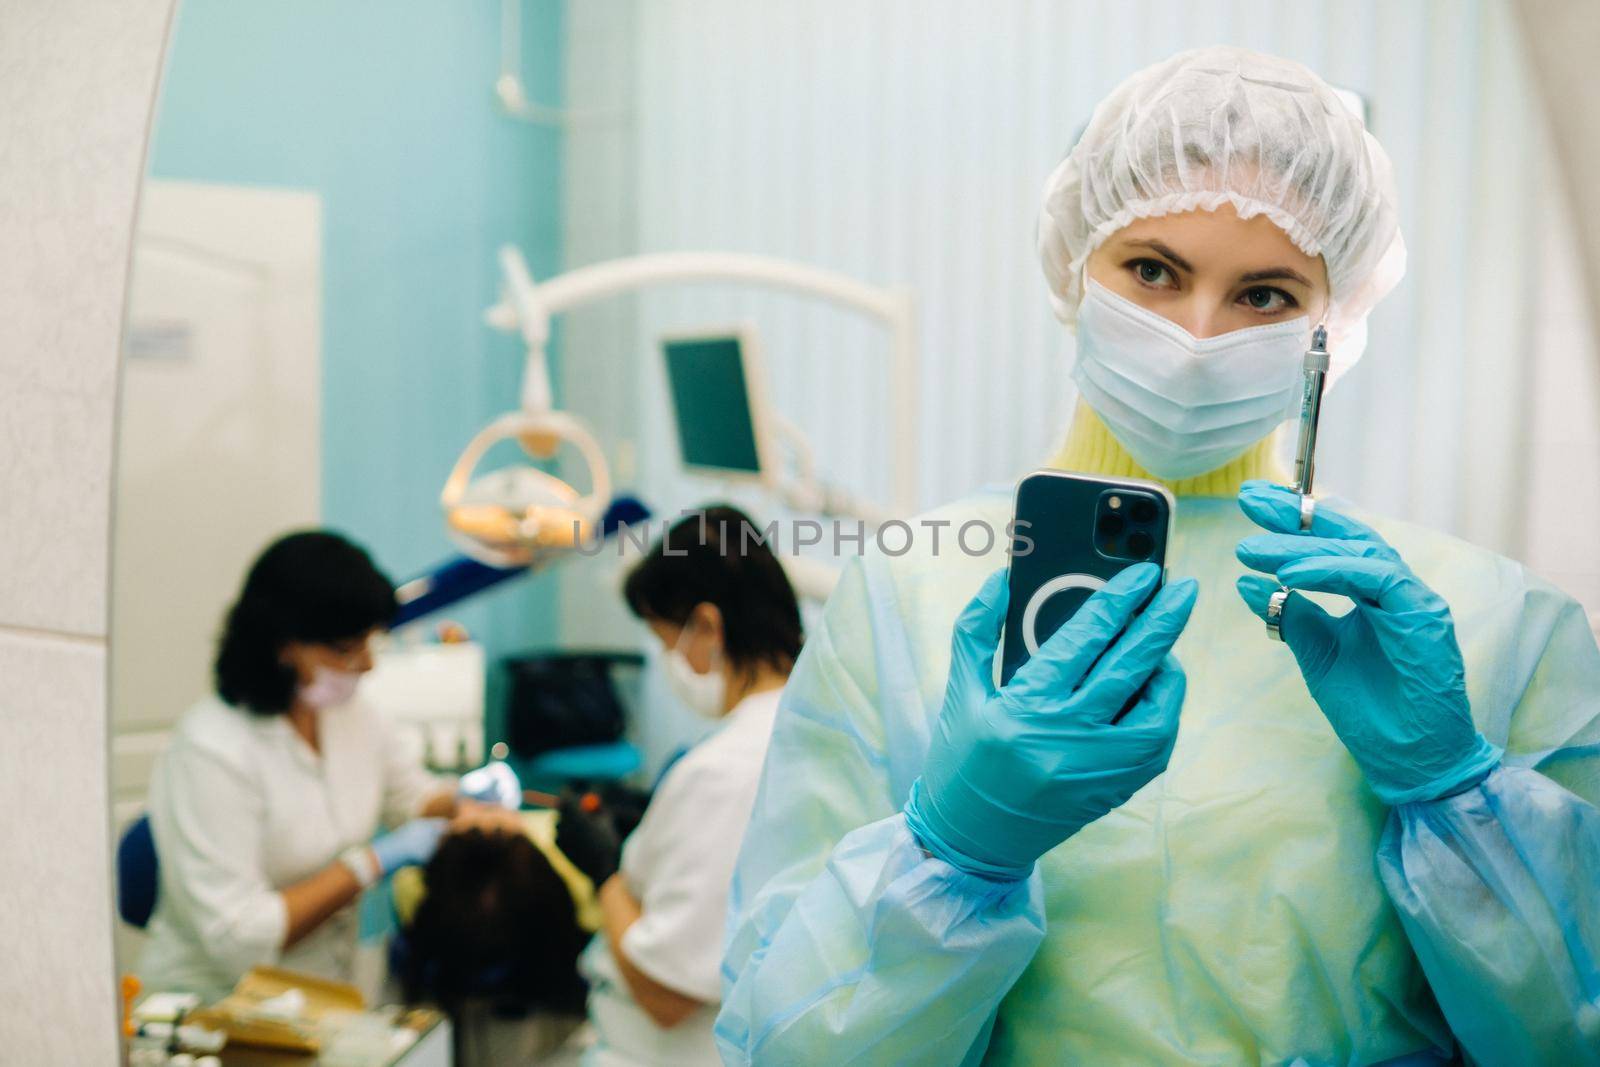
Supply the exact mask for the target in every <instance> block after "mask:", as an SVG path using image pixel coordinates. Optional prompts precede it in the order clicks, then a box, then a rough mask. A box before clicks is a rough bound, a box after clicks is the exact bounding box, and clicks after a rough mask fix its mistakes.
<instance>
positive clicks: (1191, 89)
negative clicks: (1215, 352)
mask: <svg viewBox="0 0 1600 1067" xmlns="http://www.w3.org/2000/svg"><path fill="white" fill-rule="evenodd" d="M1397 199H1398V197H1397V195H1396V192H1395V185H1394V175H1393V172H1392V169H1391V167H1390V165H1389V157H1388V156H1387V155H1386V154H1385V153H1384V151H1383V147H1382V146H1381V145H1379V144H1378V142H1377V140H1376V139H1375V138H1374V137H1373V136H1372V135H1371V134H1370V133H1368V132H1367V130H1366V127H1364V126H1363V125H1362V123H1361V120H1360V119H1359V118H1358V117H1357V116H1356V115H1354V114H1353V113H1352V112H1351V111H1350V109H1349V108H1348V107H1346V106H1345V104H1344V102H1343V101H1341V100H1340V98H1339V96H1338V94H1336V93H1335V92H1334V91H1333V89H1332V88H1331V87H1330V86H1329V85H1328V84H1327V83H1326V82H1324V81H1323V80H1322V79H1321V78H1319V77H1317V76H1316V75H1315V74H1313V73H1312V72H1311V71H1309V70H1307V69H1306V68H1305V67H1303V66H1301V65H1300V64H1299V63H1293V62H1290V61H1289V60H1287V59H1279V58H1277V57H1276V56H1269V55H1263V54H1262V53H1260V52H1252V51H1250V50H1248V49H1245V48H1231V47H1216V48H1200V49H1196V50H1194V51H1191V52H1180V53H1179V54H1178V55H1175V56H1173V57H1172V58H1170V59H1167V60H1164V61H1162V62H1160V63H1157V64H1155V65H1154V66H1152V67H1146V68H1145V69H1144V70H1141V71H1139V72H1138V73H1136V74H1134V75H1133V76H1132V77H1130V78H1128V79H1127V80H1126V81H1124V82H1123V83H1122V84H1121V85H1119V86H1117V88H1116V89H1115V90H1113V92H1112V93H1111V95H1110V96H1108V97H1106V98H1105V99H1104V100H1102V101H1101V102H1100V105H1099V106H1098V107H1096V108H1095V110H1094V116H1093V117H1092V118H1091V119H1090V120H1089V126H1088V128H1087V129H1086V130H1085V131H1084V133H1083V136H1082V137H1080V138H1079V139H1078V143H1077V145H1076V146H1075V147H1074V148H1073V149H1072V151H1071V153H1069V154H1068V156H1067V158H1066V159H1065V160H1064V161H1062V163H1061V165H1060V166H1059V167H1057V168H1056V170H1055V173H1053V174H1051V175H1050V179H1049V181H1047V182H1046V183H1045V189H1044V204H1043V206H1042V207H1041V209H1040V214H1039V256H1040V259H1041V260H1043V262H1044V273H1045V278H1046V279H1047V280H1048V282H1049V285H1050V300H1051V303H1052V304H1053V305H1054V307H1055V312H1056V316H1057V317H1058V318H1059V319H1061V321H1062V322H1065V323H1067V324H1068V325H1071V324H1072V322H1073V321H1074V319H1075V318H1076V316H1077V311H1078V302H1079V301H1080V300H1081V299H1082V296H1083V267H1084V264H1085V262H1087V260H1088V258H1089V255H1090V253H1092V252H1093V251H1094V250H1095V249H1096V248H1098V247H1100V244H1101V243H1102V242H1103V241H1104V240H1105V239H1106V238H1107V237H1109V236H1111V234H1113V233H1115V232H1116V231H1118V230H1120V229H1122V228H1123V227H1124V226H1126V225H1128V223H1130V222H1132V221H1133V220H1134V219H1136V218H1153V217H1156V216H1160V215H1171V214H1176V213H1178V212H1183V211H1196V210H1206V211H1210V210H1215V209H1216V208H1218V207H1221V206H1222V205H1223V204H1224V203H1231V204H1232V205H1233V207H1234V209H1235V210H1236V211H1238V213H1239V215H1240V216H1241V217H1242V218H1250V217H1252V216H1254V215H1265V216H1266V217H1267V218H1269V219H1271V220H1272V221H1273V222H1274V223H1275V224H1276V225H1277V226H1278V227H1279V228H1280V229H1281V230H1283V232H1284V233H1286V234H1288V236H1289V239H1290V240H1291V241H1293V242H1294V243H1295V246H1296V247H1298V248H1299V249H1300V250H1301V251H1302V252H1304V253H1305V254H1306V255H1308V256H1321V257H1322V258H1323V262H1324V263H1325V264H1326V265H1327V270H1328V282H1329V285H1330V287H1331V289H1332V294H1331V301H1330V306H1329V310H1328V315H1327V318H1326V319H1325V320H1324V321H1325V322H1326V324H1327V327H1328V338H1329V340H1328V350H1329V354H1330V356H1331V359H1332V364H1333V366H1332V374H1331V375H1330V378H1331V377H1334V376H1337V375H1339V374H1341V373H1342V372H1344V371H1345V370H1348V369H1349V368H1350V367H1351V366H1352V365H1353V364H1354V363H1355V361H1356V360H1357V359H1359V358H1360V356H1361V352H1362V349H1364V348H1365V347H1366V337H1367V330H1366V319H1367V313H1368V312H1370V311H1371V310H1372V308H1373V306H1374V305H1375V304H1377V302H1378V301H1379V300H1381V299H1382V298H1383V297H1384V296H1385V295H1387V294H1388V292H1389V290H1391V289H1393V288H1394V286H1395V283H1396V282H1398V281H1399V280H1400V276H1401V275H1402V274H1404V273H1405V262H1406V250H1405V243H1404V242H1403V241H1402V240H1401V238H1400V225H1399V218H1398V215H1399V211H1398V205H1397Z"/></svg>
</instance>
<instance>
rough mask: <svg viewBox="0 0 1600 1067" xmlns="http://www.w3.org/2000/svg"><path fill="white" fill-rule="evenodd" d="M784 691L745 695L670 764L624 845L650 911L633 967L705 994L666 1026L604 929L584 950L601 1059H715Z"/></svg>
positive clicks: (634, 937)
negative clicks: (739, 889)
mask: <svg viewBox="0 0 1600 1067" xmlns="http://www.w3.org/2000/svg"><path fill="white" fill-rule="evenodd" d="M780 695H781V691H780V690H773V691H771V692H766V693H757V694H756V695H754V696H751V697H747V698H746V699H744V700H743V701H741V702H740V703H739V704H738V706H737V707H735V708H734V709H733V711H731V712H730V713H729V714H728V715H727V717H726V718H725V719H723V720H722V723H721V725H720V726H719V728H718V729H717V731H716V732H715V733H714V734H712V735H711V736H710V737H708V738H706V739H705V740H704V741H702V742H700V743H699V744H698V745H696V746H695V747H694V748H692V749H690V750H689V751H688V752H687V753H685V754H684V756H683V757H682V758H681V759H680V760H678V762H677V763H675V764H673V765H672V767H671V768H670V769H669V770H668V771H667V774H666V776H665V777H664V778H662V780H661V784H660V785H659V786H657V787H656V791H655V795H654V796H653V797H651V799H650V806H649V807H648V808H646V809H645V813H644V818H643V819H642V820H641V821H640V823H639V825H638V827H637V828H636V829H635V830H634V831H633V833H632V834H630V835H629V837H628V840H627V843H626V845H624V846H623V850H622V862H621V874H622V877H623V879H624V880H625V881H626V883H627V885H628V889H629V891H631V892H632V893H633V895H634V897H636V898H637V899H638V901H639V904H640V909H641V912H642V914H641V915H640V917H639V921H638V922H635V923H634V924H633V925H632V926H630V927H629V928H628V931H627V933H626V934H624V935H623V938H622V951H623V952H624V953H625V954H626V955H627V957H628V959H629V960H631V961H632V962H633V964H634V966H636V967H638V968H639V970H641V971H643V972H644V973H645V974H647V975H649V976H650V977H651V978H654V979H655V980H656V981H658V982H660V983H661V984H662V985H665V986H668V987H669V988H671V989H675V990H677V991H678V992H680V993H683V994H685V995H686V996H690V997H694V998H695V999H696V1000H703V1001H705V1002H706V1007H703V1008H700V1009H699V1010H697V1011H696V1012H695V1013H694V1014H693V1015H691V1016H689V1018H687V1019H685V1020H684V1021H683V1022H681V1023H679V1024H678V1025H677V1026H674V1027H672V1028H671V1029H668V1030H664V1029H662V1028H661V1027H659V1026H657V1025H655V1023H654V1022H652V1021H651V1019H650V1016H649V1015H647V1014H645V1011H644V1009H642V1008H641V1007H639V1005H638V1004H637V1003H636V1002H635V1001H634V999H633V996H632V994H631V993H629V991H628V987H627V984H626V983H625V982H624V981H623V978H622V974H621V972H620V971H619V970H618V969H617V965H616V960H615V959H614V958H613V957H612V955H611V949H610V946H608V945H607V944H606V939H605V935H604V934H602V935H600V936H598V937H596V938H595V939H594V940H593V941H592V942H590V944H589V947H588V948H587V949H586V950H585V951H584V954H583V957H582V959H581V961H580V967H581V969H582V971H583V973H584V976H585V977H586V978H587V979H588V980H589V986H590V992H589V1019H590V1021H591V1022H592V1023H593V1024H594V1029H595V1033H596V1042H595V1045H594V1047H593V1048H592V1049H591V1050H590V1052H589V1054H588V1058H587V1059H586V1061H585V1062H586V1063H588V1064H591V1065H593V1067H633V1065H642V1064H649V1065H652V1067H656V1065H660V1067H680V1065H690V1064H696V1065H698V1064H718V1063H720V1062H721V1060H720V1059H719V1058H718V1056H717V1049H716V1044H715V1043H714V1042H713V1041H712V1037H711V1027H712V1024H713V1023H714V1022H715V1021H716V1016H717V1002H718V1001H720V1000H721V999H722V941H723V928H724V927H725V926H726V924H727V918H728V887H729V884H730V883H731V882H732V880H733V868H734V863H735V861H736V860H737V859H738V856H739V844H740V842H741V840H742V839H743V838H744V831H745V827H746V826H747V825H748V824H749V822H750V813H751V811H752V809H753V808H754V806H755V799H756V786H757V785H758V784H759V782H760V779H761V765H762V763H763V761H764V760H765V759H766V755H767V743H768V741H770V740H771V738H772V724H773V720H774V719H775V718H776V716H777V712H778V699H779V697H780Z"/></svg>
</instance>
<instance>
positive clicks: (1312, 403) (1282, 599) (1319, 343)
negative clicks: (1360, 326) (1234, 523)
mask: <svg viewBox="0 0 1600 1067" xmlns="http://www.w3.org/2000/svg"><path fill="white" fill-rule="evenodd" d="M1304 366H1305V375H1306V380H1305V385H1304V387H1303V388H1302V390H1301V393H1300V439H1299V441H1298V442H1297V443H1296V445H1295V450H1294V484H1293V485H1291V486H1289V488H1290V489H1291V490H1293V491H1294V492H1296V493H1298V494H1300V529H1301V531H1302V532H1305V533H1309V532H1310V531H1311V523H1312V521H1313V520H1314V519H1315V518H1316V515H1317V501H1316V499H1315V498H1314V497H1313V496H1312V495H1311V483H1312V479H1313V477H1314V475H1315V474H1316V455H1317V421H1318V420H1319V419H1320V418H1321V417H1322V390H1323V388H1324V387H1325V386H1326V385H1327V384H1328V331H1327V329H1326V328H1325V327H1322V326H1318V327H1317V328H1316V329H1315V330H1312V331H1311V347H1310V348H1308V349H1306V359H1305V364H1304ZM1288 602H1289V590H1288V589H1285V588H1280V589H1278V590H1277V591H1276V592H1274V593H1273V594H1272V595H1271V596H1270V597H1268V598H1267V636H1268V637H1270V638H1272V639H1273V640H1274V641H1282V640H1283V630H1282V625H1283V609H1284V607H1285V606H1286V605H1287V604H1288Z"/></svg>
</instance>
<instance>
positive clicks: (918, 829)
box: [904, 778, 1034, 882]
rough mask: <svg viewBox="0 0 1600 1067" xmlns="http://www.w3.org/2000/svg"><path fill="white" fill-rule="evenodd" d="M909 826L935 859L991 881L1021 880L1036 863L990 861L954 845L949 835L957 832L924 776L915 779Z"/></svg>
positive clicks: (907, 817)
mask: <svg viewBox="0 0 1600 1067" xmlns="http://www.w3.org/2000/svg"><path fill="white" fill-rule="evenodd" d="M904 815H905V820H906V827H907V828H908V829H909V830H910V831H911V836H912V837H914V838H915V839H916V841H917V843H918V844H919V845H921V846H922V847H923V849H925V850H926V851H927V852H928V854H929V855H931V856H933V857H934V858H935V859H938V860H942V861H944V862H945V863H948V864H949V865H950V866H952V867H954V868H955V869H956V870H958V871H962V872H964V873H966V874H971V875H976V876H977V877H979V878H984V879H987V880H988V881H991V882H1020V881H1022V880H1023V879H1024V878H1027V877H1028V876H1029V875H1030V874H1032V873H1033V866H1034V865H1033V863H1031V862H1030V863H1028V864H1027V866H1025V867H1017V866H1012V865H1006V864H997V863H990V862H987V861H985V860H981V859H977V858H975V857H973V856H970V855H968V854H966V853H965V852H962V851H960V850H959V849H956V848H952V847H951V846H950V845H949V844H947V843H946V838H947V837H951V836H956V835H955V834H953V833H952V832H951V831H950V830H949V829H948V828H946V827H945V823H944V820H943V819H940V818H939V816H938V808H937V806H936V805H934V804H932V803H930V800H929V798H928V797H927V795H926V792H925V791H924V788H923V783H922V779H921V778H918V779H917V780H916V781H915V782H912V783H911V796H910V797H909V798H908V799H907V800H906V806H905V811H904Z"/></svg>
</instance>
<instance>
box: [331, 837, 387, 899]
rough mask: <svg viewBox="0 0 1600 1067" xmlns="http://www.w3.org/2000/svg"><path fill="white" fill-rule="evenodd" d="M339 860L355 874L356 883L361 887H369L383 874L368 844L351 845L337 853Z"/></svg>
mask: <svg viewBox="0 0 1600 1067" xmlns="http://www.w3.org/2000/svg"><path fill="white" fill-rule="evenodd" d="M339 862H340V863H342V864H344V865H345V866H346V867H347V868H349V870H350V873H351V874H353V875H355V879H356V884H357V885H359V886H360V887H361V888H362V889H367V888H369V887H370V886H371V885H372V884H373V883H374V882H376V881H377V880H378V879H379V878H380V877H382V874H383V872H382V870H381V869H380V867H379V865H378V857H377V856H376V855H375V854H374V853H373V851H372V848H371V846H370V845H351V846H350V847H349V848H347V849H345V850H344V851H343V852H341V853H339Z"/></svg>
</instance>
